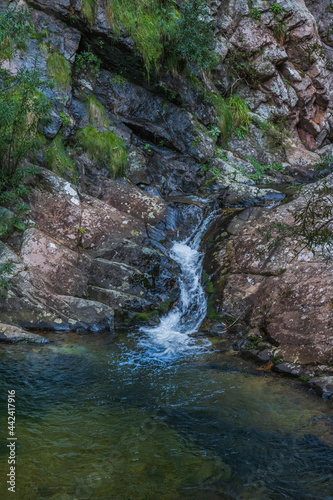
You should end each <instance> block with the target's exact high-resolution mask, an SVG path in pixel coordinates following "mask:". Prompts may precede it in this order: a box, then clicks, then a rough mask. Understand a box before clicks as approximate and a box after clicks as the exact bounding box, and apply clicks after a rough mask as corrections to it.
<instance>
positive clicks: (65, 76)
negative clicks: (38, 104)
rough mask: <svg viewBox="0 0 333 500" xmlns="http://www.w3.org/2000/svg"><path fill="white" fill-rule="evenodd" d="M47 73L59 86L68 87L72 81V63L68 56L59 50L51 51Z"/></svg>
mask: <svg viewBox="0 0 333 500" xmlns="http://www.w3.org/2000/svg"><path fill="white" fill-rule="evenodd" d="M47 74H48V76H49V77H50V78H52V79H53V81H54V82H55V84H56V85H57V87H58V88H59V87H62V88H66V87H68V86H69V85H70V83H71V81H72V73H71V68H70V65H69V64H68V61H67V60H66V58H65V57H64V56H63V55H62V54H60V53H59V52H57V51H54V52H51V54H50V55H49V56H48V59H47Z"/></svg>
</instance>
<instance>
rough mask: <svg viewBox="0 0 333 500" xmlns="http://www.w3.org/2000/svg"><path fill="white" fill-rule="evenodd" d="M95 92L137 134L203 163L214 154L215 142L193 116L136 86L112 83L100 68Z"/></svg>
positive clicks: (128, 83) (110, 77) (107, 74)
mask: <svg viewBox="0 0 333 500" xmlns="http://www.w3.org/2000/svg"><path fill="white" fill-rule="evenodd" d="M94 93H95V94H96V95H97V97H98V98H99V99H100V100H101V102H102V103H103V104H104V105H105V106H106V107H107V109H109V110H110V111H112V112H113V113H115V114H117V115H118V116H119V117H120V118H121V119H122V121H123V122H124V123H125V124H126V125H127V126H128V127H130V128H131V129H132V130H133V131H135V132H136V133H138V134H139V135H141V136H143V137H146V138H147V139H148V140H149V138H154V141H156V140H159V141H164V142H165V143H166V144H168V145H170V146H171V147H172V148H174V149H175V150H176V151H180V152H181V153H184V154H190V155H191V156H193V157H194V158H195V159H197V160H199V161H200V162H204V161H206V160H207V158H210V157H211V156H213V154H214V142H213V140H212V139H211V138H210V137H209V136H208V135H206V134H205V132H204V131H202V130H200V128H199V127H198V126H197V123H196V120H195V119H194V117H193V116H192V115H191V114H190V113H189V112H187V111H184V110H182V109H180V108H179V107H177V106H176V105H174V104H172V103H170V102H168V101H166V100H164V99H162V98H161V97H159V96H156V95H154V94H152V93H151V92H149V91H148V90H146V89H144V88H143V87H139V86H138V85H134V84H132V83H130V82H126V83H124V84H123V85H113V84H112V74H111V73H109V72H107V71H102V72H101V75H100V77H99V79H98V83H97V85H96V87H95V88H94Z"/></svg>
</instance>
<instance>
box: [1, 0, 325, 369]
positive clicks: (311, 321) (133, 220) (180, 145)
mask: <svg viewBox="0 0 333 500" xmlns="http://www.w3.org/2000/svg"><path fill="white" fill-rule="evenodd" d="M27 4H28V5H29V6H30V7H32V20H33V23H34V25H35V29H36V35H35V36H36V37H35V38H34V39H31V40H29V42H28V48H27V51H26V52H25V53H20V52H19V53H17V54H15V55H14V57H13V59H12V60H11V61H9V62H8V63H6V64H7V68H8V69H9V70H10V71H11V73H12V74H14V75H15V74H16V73H17V72H18V71H20V69H22V68H29V67H32V66H33V65H34V64H35V61H36V65H37V67H38V68H39V70H40V71H41V73H42V75H43V76H44V77H45V78H46V77H47V76H50V57H52V55H54V54H53V53H54V52H57V53H58V55H57V57H58V58H60V59H59V60H61V61H62V63H63V65H64V66H65V68H67V73H68V75H67V76H68V78H67V79H65V81H63V82H59V84H57V85H55V86H54V87H52V88H49V89H47V90H46V94H47V96H48V97H49V99H50V100H51V101H52V103H53V111H52V115H51V119H50V122H49V123H48V124H47V125H46V126H44V127H43V128H42V129H41V132H42V133H43V135H44V137H45V138H46V139H45V140H46V142H47V146H46V147H45V148H46V149H45V150H44V152H43V151H41V152H39V154H37V156H36V158H34V159H33V162H34V163H37V164H38V165H39V166H40V167H41V169H40V172H39V174H38V175H37V177H36V178H35V179H33V180H32V181H31V182H30V185H29V186H28V187H29V188H30V194H29V199H28V202H29V206H30V214H29V219H30V227H29V228H28V229H27V230H26V231H25V232H24V234H23V235H19V234H18V233H17V234H14V235H12V236H11V237H10V238H9V239H8V240H7V241H5V243H4V245H2V246H1V247H0V262H8V261H10V262H12V263H13V270H12V272H11V273H10V274H9V275H8V276H5V278H6V279H7V280H8V281H10V284H11V288H10V290H9V292H8V295H7V297H6V298H3V297H0V321H3V322H9V323H15V324H18V325H20V326H22V327H25V328H30V329H43V328H46V329H53V330H63V331H69V330H75V331H86V330H92V331H103V330H106V331H112V329H113V328H114V324H115V323H116V324H117V323H118V324H136V323H138V322H139V321H142V320H143V318H144V319H145V320H146V321H148V322H154V321H157V320H158V316H159V315H161V314H164V313H165V312H167V311H168V309H169V308H170V307H172V304H173V303H174V302H175V301H176V300H177V297H178V293H179V290H178V281H177V278H178V272H179V270H178V266H177V265H176V264H175V263H174V262H173V261H172V260H171V259H170V258H169V257H168V256H167V255H168V248H169V246H170V242H171V241H172V239H173V237H174V235H175V234H180V236H182V235H184V236H187V235H188V232H189V230H190V228H191V225H193V224H194V223H196V222H198V220H199V218H200V217H201V216H202V214H203V213H204V212H205V208H204V207H206V206H207V205H208V204H207V203H204V202H202V201H200V199H199V198H200V197H201V198H207V197H210V198H212V199H213V198H214V200H215V201H216V203H217V205H220V206H224V207H227V208H228V210H230V211H232V210H233V209H236V210H239V209H240V208H244V207H247V210H245V211H244V212H242V213H241V215H240V216H239V217H238V218H237V220H236V221H235V222H233V223H232V224H231V225H230V226H229V227H228V232H229V234H231V235H232V238H231V240H230V242H229V243H228V245H227V249H226V248H225V241H226V240H227V236H228V232H226V235H227V236H222V237H221V238H222V239H221V240H220V242H221V241H222V242H223V245H221V248H220V247H218V248H217V250H216V252H215V254H214V259H215V260H214V262H215V265H216V266H217V269H218V272H217V273H216V275H215V277H214V280H215V286H216V289H217V290H218V291H219V293H220V296H222V295H223V308H224V310H225V311H226V312H228V313H230V314H233V315H235V316H236V317H238V316H241V317H244V319H246V321H248V323H249V324H250V326H251V327H253V328H260V332H261V333H262V334H263V335H264V336H266V337H267V338H268V339H270V340H271V341H272V342H273V343H275V344H280V346H279V348H280V350H281V353H282V354H283V356H284V357H285V359H286V360H287V361H289V360H290V361H295V360H296V361H300V362H303V363H307V362H310V361H316V362H320V363H329V362H331V361H332V358H333V355H332V339H331V337H330V332H331V331H332V318H331V295H330V294H331V292H332V280H331V279H330V278H331V274H332V268H331V264H326V263H325V262H324V261H322V260H320V258H317V257H316V258H315V257H313V256H312V255H311V254H309V253H306V252H305V251H303V252H302V253H300V254H299V255H298V256H297V258H296V257H295V259H292V255H293V254H292V251H293V243H290V245H289V246H288V250H286V249H284V250H283V249H282V247H281V248H280V247H279V248H276V249H273V250H271V249H269V248H268V246H267V243H266V242H265V238H264V236H263V234H262V233H261V231H262V230H265V228H267V227H268V225H269V224H271V223H272V222H273V221H276V222H279V221H281V220H282V221H284V220H287V219H288V217H289V212H288V209H289V208H292V207H293V205H286V206H283V207H279V208H276V209H274V210H273V211H272V210H271V209H269V208H268V207H274V206H276V205H277V204H278V203H279V202H281V201H282V200H283V198H284V195H282V194H281V193H280V191H279V189H275V185H279V184H283V183H284V182H291V181H292V180H293V176H294V175H296V174H297V175H301V176H303V177H302V178H304V177H307V178H309V177H311V176H313V175H314V166H315V165H316V164H317V163H318V162H319V160H320V157H321V154H326V153H327V151H331V149H330V141H331V140H332V139H333V119H332V117H331V110H332V106H331V104H332V103H331V100H332V95H331V89H332V85H331V84H332V74H333V72H332V71H333V70H332V68H331V66H332V61H331V45H332V43H331V38H332V36H331V33H330V24H329V23H330V16H331V9H330V5H331V4H330V3H329V2H328V1H326V0H322V1H321V2H314V1H311V0H306V1H305V2H304V1H303V0H280V1H279V3H278V4H279V6H280V8H279V10H278V11H274V8H272V7H273V4H272V3H268V2H266V1H262V0H257V1H256V2H255V3H254V2H250V1H248V0H238V1H235V0H225V1H223V2H216V1H215V0H212V1H210V2H208V4H209V5H208V7H209V13H210V16H211V18H212V20H213V22H214V25H215V36H214V41H215V49H214V50H215V52H216V53H217V54H218V56H219V64H218V66H217V68H216V69H215V70H214V71H213V72H212V78H211V79H210V77H208V76H207V75H204V74H202V73H201V72H200V71H197V70H196V69H195V68H193V72H192V73H193V74H192V77H191V78H189V77H188V75H187V74H185V72H180V74H174V73H176V72H174V73H172V72H169V73H164V72H163V70H162V69H161V72H160V73H159V74H156V73H155V72H152V74H151V75H150V78H147V75H144V74H143V69H144V66H143V59H142V56H140V54H138V51H137V49H136V47H135V46H134V42H133V40H132V39H131V38H130V37H129V36H125V35H124V33H120V34H119V36H115V34H114V32H113V30H112V26H111V24H110V22H109V21H108V18H109V17H110V16H109V17H108V16H107V15H106V10H107V5H106V4H107V2H105V0H96V1H94V2H91V4H92V11H91V16H89V19H88V17H87V15H86V14H85V13H84V12H85V9H84V5H83V4H84V2H73V1H69V0H61V1H58V2H55V1H53V0H47V1H45V0H27ZM0 5H1V6H3V7H4V6H6V5H7V2H6V1H3V0H0ZM323 12H326V13H327V16H326V15H325V14H323ZM323 42H324V43H323ZM325 44H327V45H325ZM87 51H88V52H89V54H90V57H91V56H93V57H96V56H98V57H99V58H100V59H101V60H102V69H101V70H100V71H98V69H97V67H95V68H94V67H93V68H91V67H88V68H85V67H84V68H82V67H81V69H80V67H79V69H78V65H77V64H75V62H76V63H77V62H78V61H79V60H80V57H82V56H83V55H84V54H86V52H87ZM79 56H80V57H79ZM88 66H89V65H88ZM191 71H192V70H191ZM124 75H125V76H126V77H125V76H124ZM193 77H194V78H193ZM213 82H214V83H213ZM233 93H237V94H238V95H239V96H240V97H242V98H244V99H245V100H246V102H247V104H248V106H249V108H250V111H251V115H250V116H251V123H250V124H249V127H248V131H247V135H246V133H242V130H238V134H237V135H235V136H234V137H232V139H231V140H230V142H229V147H228V149H229V151H227V150H224V149H223V148H222V147H221V144H223V140H224V139H225V138H224V137H217V136H218V135H219V129H218V127H217V125H218V120H217V111H216V109H215V108H214V106H213V100H212V95H213V96H214V95H215V96H216V95H220V96H228V95H230V94H233ZM86 127H94V129H95V131H96V132H97V133H99V134H105V133H106V134H109V135H111V134H115V135H116V136H117V138H120V139H122V140H123V141H124V145H125V147H126V151H127V159H128V166H127V168H126V172H125V175H124V177H123V178H121V179H114V178H113V175H112V174H110V171H112V167H113V165H110V164H108V162H107V161H106V160H105V159H103V158H102V156H103V155H102V153H101V151H100V149H99V150H98V151H97V153H96V152H95V156H94V155H92V154H89V151H87V150H85V148H84V147H83V146H82V144H81V143H80V142H78V139H77V138H78V131H80V130H81V129H83V128H86ZM243 132H244V131H243ZM244 135H246V137H244ZM54 139H55V140H56V141H59V143H61V144H62V145H63V146H64V148H65V147H66V148H67V150H65V149H64V152H63V154H64V155H65V157H66V159H67V163H66V164H65V166H63V165H62V164H61V160H59V157H60V156H61V154H62V153H61V151H60V153H59V151H58V150H57V151H56V153H55V155H54V156H55V158H53V161H51V160H50V158H49V156H50V154H49V153H50V148H52V145H54V142H55V141H54ZM51 141H53V142H51ZM287 146H288V147H287ZM117 147H119V146H113V148H114V149H117ZM48 148H49V149H48ZM318 148H320V149H318ZM327 148H328V149H327ZM45 151H46V152H45ZM254 160H255V161H256V162H257V163H255V162H254ZM31 161H32V160H31ZM258 162H259V163H258ZM68 165H71V167H70V166H68ZM258 165H259V171H260V175H259V174H258ZM274 165H275V167H274ZM46 166H47V167H48V168H49V169H50V170H52V169H53V171H50V170H48V169H46V168H45V167H46ZM260 168H261V170H260ZM274 168H275V170H274ZM281 169H282V170H281ZM294 203H298V202H294ZM254 206H261V207H266V208H263V209H259V208H253V207H254ZM288 252H289V253H288ZM290 252H291V253H290ZM225 255H227V256H228V259H229V260H228V262H229V264H228V266H229V267H228V273H229V274H228V276H226V272H225V269H224V265H225ZM212 262H213V261H212ZM221 307H222V306H221ZM282 313H283V314H282ZM318 318H319V320H318ZM263 356H264V357H265V356H266V357H267V352H266V353H265V354H264V355H263Z"/></svg>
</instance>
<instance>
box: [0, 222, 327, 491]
mask: <svg viewBox="0 0 333 500" xmlns="http://www.w3.org/2000/svg"><path fill="white" fill-rule="evenodd" d="M211 217H213V214H212V215H211ZM208 223H209V219H207V220H206V221H205V222H204V223H201V224H199V225H198V227H197V229H196V231H195V233H194V235H192V237H189V238H188V239H186V240H185V241H175V242H174V244H173V246H172V247H171V248H170V250H169V252H170V256H172V257H173V258H174V259H175V260H176V261H177V262H178V263H179V265H180V267H181V270H182V279H181V283H180V285H181V286H180V288H181V295H180V299H179V302H178V304H177V305H176V306H175V308H174V309H173V310H172V311H171V312H170V313H169V314H168V315H167V316H166V317H164V318H162V320H161V323H160V324H159V325H158V326H157V327H154V328H142V329H141V330H140V331H122V332H118V333H117V334H115V335H94V334H90V335H79V334H54V333H53V334H45V335H46V336H48V337H49V338H50V339H51V340H52V343H51V344H48V345H45V346H36V347H31V346H24V345H13V346H7V347H6V348H3V347H0V367H1V368H0V377H1V380H2V390H1V395H0V396H1V401H0V422H1V448H0V463H1V474H2V476H1V493H0V494H1V498H5V499H7V498H17V499H19V500H44V499H45V500H47V499H55V500H74V499H76V500H90V499H91V500H95V499H105V500H130V499H133V500H178V499H198V500H199V499H200V500H215V499H216V500H217V499H240V500H243V499H244V500H281V499H298V500H303V499H304V500H305V499H313V500H320V499H322V500H329V499H333V474H332V471H333V433H332V424H333V408H332V406H331V403H330V402H328V401H324V400H320V399H319V398H317V397H315V396H314V395H313V394H311V393H310V392H309V391H308V390H306V389H305V388H304V387H303V386H302V384H301V382H299V381H292V380H288V379H284V378H280V377H278V376H274V375H273V374H270V373H266V372H264V371H260V370H257V369H256V368H255V367H254V366H252V365H249V364H247V363H246V362H245V361H242V360H240V359H239V358H238V357H237V354H236V353H234V352H228V353H225V352H221V350H219V340H218V338H217V339H212V343H210V342H208V341H207V340H201V341H198V340H197V339H195V338H194V337H192V336H191V333H193V332H196V331H197V330H198V328H199V327H200V323H201V321H202V319H203V317H204V316H205V313H206V300H205V296H204V291H203V289H202V286H201V283H200V274H201V260H202V254H201V253H200V252H199V242H200V238H201V236H202V233H203V232H204V230H205V227H206V225H207V224H208ZM11 389H15V390H16V418H17V422H16V435H17V450H16V451H17V468H16V476H17V491H16V493H15V494H13V493H9V492H8V491H6V474H7V473H8V464H7V459H8V448H7V446H6V438H7V436H8V431H7V407H6V398H7V390H11Z"/></svg>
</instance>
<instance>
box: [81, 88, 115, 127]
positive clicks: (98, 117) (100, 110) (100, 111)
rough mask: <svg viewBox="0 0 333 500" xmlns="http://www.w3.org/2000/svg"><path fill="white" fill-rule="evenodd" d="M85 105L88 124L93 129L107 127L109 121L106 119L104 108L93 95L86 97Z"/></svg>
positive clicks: (109, 123)
mask: <svg viewBox="0 0 333 500" xmlns="http://www.w3.org/2000/svg"><path fill="white" fill-rule="evenodd" d="M86 104H87V106H88V113H89V122H90V123H91V125H93V126H94V127H109V126H110V125H111V122H110V120H109V119H108V117H107V114H106V111H105V108H104V106H103V104H102V103H100V102H99V101H98V100H97V99H96V97H95V96H94V95H92V94H91V95H90V96H88V97H87V100H86Z"/></svg>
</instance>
